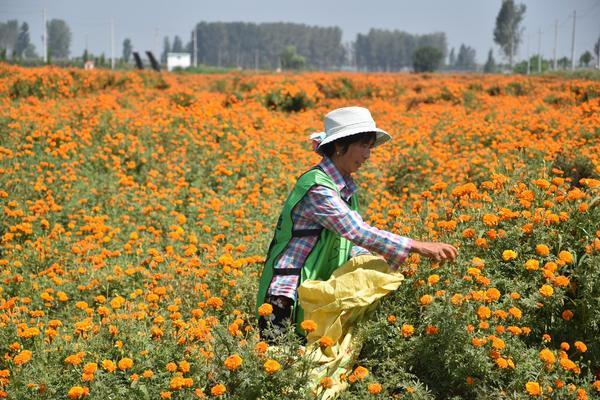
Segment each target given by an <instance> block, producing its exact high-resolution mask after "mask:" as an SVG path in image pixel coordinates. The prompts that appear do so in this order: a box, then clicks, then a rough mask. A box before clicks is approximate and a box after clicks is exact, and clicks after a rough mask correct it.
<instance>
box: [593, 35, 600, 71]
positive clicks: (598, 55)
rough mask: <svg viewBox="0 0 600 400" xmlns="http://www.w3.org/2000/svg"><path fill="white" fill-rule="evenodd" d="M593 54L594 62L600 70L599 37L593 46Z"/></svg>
mask: <svg viewBox="0 0 600 400" xmlns="http://www.w3.org/2000/svg"><path fill="white" fill-rule="evenodd" d="M594 54H595V55H596V61H597V62H598V68H600V36H599V37H598V40H596V43H595V44H594Z"/></svg>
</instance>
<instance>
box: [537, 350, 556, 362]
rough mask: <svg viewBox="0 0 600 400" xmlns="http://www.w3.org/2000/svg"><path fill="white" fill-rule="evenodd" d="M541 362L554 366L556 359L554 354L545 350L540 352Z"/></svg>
mask: <svg viewBox="0 0 600 400" xmlns="http://www.w3.org/2000/svg"><path fill="white" fill-rule="evenodd" d="M540 360H542V361H543V362H545V363H546V364H554V362H555V361H556V357H555V356H554V353H552V352H551V351H550V350H548V349H543V350H542V351H540Z"/></svg>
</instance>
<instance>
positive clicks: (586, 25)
mask: <svg viewBox="0 0 600 400" xmlns="http://www.w3.org/2000/svg"><path fill="white" fill-rule="evenodd" d="M516 2H517V3H519V2H521V3H523V4H525V5H526V6H527V11H526V12H525V18H524V21H523V27H524V28H525V35H524V39H523V43H522V44H521V46H520V48H519V49H518V52H517V55H516V59H517V60H520V59H525V58H526V56H527V47H528V43H529V51H530V54H536V53H537V52H538V47H539V48H541V52H542V54H543V56H544V57H545V58H552V57H553V49H554V43H555V24H556V21H558V30H557V56H558V58H560V57H563V56H567V57H569V58H570V55H571V41H572V34H573V12H574V11H575V12H576V19H575V58H576V60H578V59H579V56H580V55H581V54H582V53H583V52H584V51H585V50H590V51H593V46H594V42H595V40H597V39H598V38H599V37H600V0H521V1H519V0H516ZM501 3H502V2H501V0H452V1H449V0H438V1H433V0H412V1H407V0H387V1H385V0H368V1H365V0H343V1H333V0H300V1H286V0H211V1H208V0H96V1H90V0H0V21H7V20H9V19H17V20H18V21H19V23H21V22H23V21H25V22H27V23H28V24H29V27H30V37H31V41H32V43H33V44H34V45H35V46H36V49H37V51H38V53H40V52H41V49H42V40H41V37H42V27H43V10H45V11H46V18H47V19H48V20H50V19H53V18H58V19H64V20H65V21H66V22H67V24H68V25H69V27H70V28H71V32H72V41H71V55H72V56H80V55H81V54H83V51H84V49H85V48H86V45H87V48H88V50H89V51H90V52H91V53H92V54H94V55H99V54H100V53H105V55H106V56H107V57H110V54H111V20H112V21H113V24H114V25H113V26H114V48H115V56H117V57H119V56H121V54H122V43H123V40H124V39H125V38H129V39H131V41H132V43H133V47H134V50H136V51H141V52H145V51H146V50H150V51H154V52H155V54H156V53H160V52H161V51H162V43H163V38H164V37H165V36H169V37H170V39H171V42H172V40H173V37H174V36H175V35H179V36H180V37H181V38H182V39H183V41H184V43H185V42H187V41H189V38H190V36H191V31H192V29H193V27H194V25H195V24H196V23H198V22H201V21H207V22H217V21H221V22H234V21H243V22H255V23H260V22H295V23H304V24H307V25H314V26H338V27H340V28H341V29H342V32H343V41H344V42H350V41H354V40H355V39H356V35H357V34H358V33H367V32H368V31H369V29H371V28H379V29H389V30H401V31H405V32H408V33H411V34H425V33H432V32H445V33H446V37H447V39H448V51H450V49H451V48H452V47H455V48H456V50H457V51H458V48H459V47H460V45H461V44H465V45H467V46H471V47H473V48H474V49H475V50H476V54H477V61H478V62H479V63H484V62H485V60H486V58H487V54H488V51H489V50H490V49H493V50H494V57H495V58H496V60H497V61H499V60H502V55H501V53H500V50H499V47H498V46H497V45H495V44H494V41H493V30H494V25H495V21H496V16H497V15H498V11H499V10H500V6H501ZM540 31H541V35H540V33H539V32H540ZM540 42H541V43H540ZM540 44H541V45H540Z"/></svg>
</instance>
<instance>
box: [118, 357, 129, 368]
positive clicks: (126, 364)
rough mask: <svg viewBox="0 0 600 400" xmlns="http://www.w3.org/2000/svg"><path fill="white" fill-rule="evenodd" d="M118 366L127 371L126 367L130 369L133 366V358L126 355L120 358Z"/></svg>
mask: <svg viewBox="0 0 600 400" xmlns="http://www.w3.org/2000/svg"><path fill="white" fill-rule="evenodd" d="M117 366H118V367H119V369H120V370H121V371H125V370H126V369H130V368H131V367H133V360H132V359H131V358H128V357H125V358H122V359H120V360H119V362H118V363H117Z"/></svg>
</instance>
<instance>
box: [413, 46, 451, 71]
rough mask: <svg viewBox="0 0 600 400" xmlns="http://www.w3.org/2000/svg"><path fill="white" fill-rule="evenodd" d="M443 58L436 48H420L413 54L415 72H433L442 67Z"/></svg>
mask: <svg viewBox="0 0 600 400" xmlns="http://www.w3.org/2000/svg"><path fill="white" fill-rule="evenodd" d="M443 58H444V54H443V53H442V51H441V50H440V49H438V48H436V47H432V46H423V47H419V48H418V49H416V50H415V52H414V54H413V67H414V69H415V72H432V71H435V70H437V69H438V68H439V67H440V63H441V62H442V59H443Z"/></svg>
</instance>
